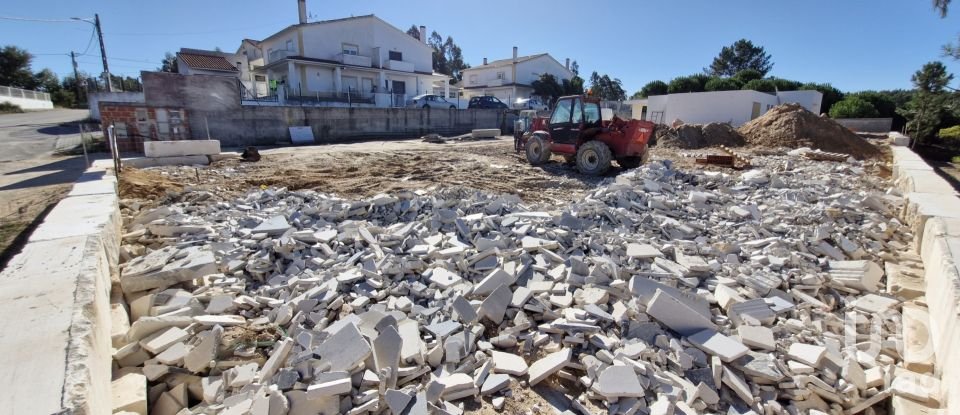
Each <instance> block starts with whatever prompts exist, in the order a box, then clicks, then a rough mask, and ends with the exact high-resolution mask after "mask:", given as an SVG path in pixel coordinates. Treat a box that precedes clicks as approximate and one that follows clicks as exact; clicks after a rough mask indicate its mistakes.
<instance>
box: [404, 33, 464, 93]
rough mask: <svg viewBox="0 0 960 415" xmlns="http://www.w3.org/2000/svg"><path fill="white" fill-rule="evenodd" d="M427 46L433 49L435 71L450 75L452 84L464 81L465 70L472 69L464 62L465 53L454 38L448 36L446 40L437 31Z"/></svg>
mask: <svg viewBox="0 0 960 415" xmlns="http://www.w3.org/2000/svg"><path fill="white" fill-rule="evenodd" d="M411 29H412V28H411ZM427 45H430V47H431V48H433V71H434V72H437V73H442V74H444V75H450V76H451V78H452V79H450V83H451V84H455V83H457V82H460V81H461V80H463V70H464V69H467V68H469V67H470V65H468V64H467V63H466V62H464V61H463V51H462V50H461V49H460V46H457V44H456V43H455V42H454V41H453V38H452V37H450V36H447V39H446V40H444V39H443V36H440V34H439V33H437V32H436V31H434V32H432V33H430V38H429V39H427Z"/></svg>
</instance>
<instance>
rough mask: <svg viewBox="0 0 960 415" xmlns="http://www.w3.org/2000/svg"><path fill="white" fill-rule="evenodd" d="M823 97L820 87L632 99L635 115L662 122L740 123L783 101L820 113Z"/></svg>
mask: <svg viewBox="0 0 960 415" xmlns="http://www.w3.org/2000/svg"><path fill="white" fill-rule="evenodd" d="M822 100H823V94H822V93H820V92H819V91H782V92H777V93H776V94H770V93H765V92H758V91H752V90H739V91H714V92H691V93H682V94H668V95H653V96H650V97H647V99H640V100H632V101H629V102H630V103H631V104H632V106H633V118H636V119H640V120H647V121H653V122H655V123H662V124H670V123H672V122H673V121H675V120H681V121H683V122H685V123H687V124H707V123H711V122H725V123H729V124H730V125H732V126H734V127H739V126H740V125H743V124H746V123H747V122H748V121H750V120H752V119H754V118H757V117H759V116H761V115H763V114H765V113H766V112H767V111H769V110H770V109H771V108H773V107H775V106H777V105H780V104H787V103H797V104H800V105H801V106H803V107H804V108H806V109H807V110H809V111H810V112H812V113H814V114H819V113H820V103H821V101H822Z"/></svg>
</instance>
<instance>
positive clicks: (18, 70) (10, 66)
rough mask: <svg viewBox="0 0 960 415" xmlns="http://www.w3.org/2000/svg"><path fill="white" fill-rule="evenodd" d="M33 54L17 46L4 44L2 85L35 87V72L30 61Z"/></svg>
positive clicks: (0, 52) (1, 51)
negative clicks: (32, 70) (31, 68)
mask: <svg viewBox="0 0 960 415" xmlns="http://www.w3.org/2000/svg"><path fill="white" fill-rule="evenodd" d="M31 61H33V55H31V54H30V53H29V52H27V51H26V50H24V49H20V48H18V47H16V46H4V47H3V49H0V85H4V86H12V87H15V88H23V89H33V88H34V87H35V86H36V85H35V84H34V78H33V72H31V70H30V63H31Z"/></svg>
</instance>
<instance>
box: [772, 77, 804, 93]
mask: <svg viewBox="0 0 960 415" xmlns="http://www.w3.org/2000/svg"><path fill="white" fill-rule="evenodd" d="M770 80H771V81H773V85H774V86H776V87H777V91H796V90H798V89H800V86H801V85H803V84H802V83H800V82H797V81H791V80H789V79H783V78H770Z"/></svg>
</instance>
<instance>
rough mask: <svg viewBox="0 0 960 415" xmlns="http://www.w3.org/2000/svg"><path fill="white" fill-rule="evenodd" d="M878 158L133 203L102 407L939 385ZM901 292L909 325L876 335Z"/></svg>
mask: <svg viewBox="0 0 960 415" xmlns="http://www.w3.org/2000/svg"><path fill="white" fill-rule="evenodd" d="M868 167H869V166H868V165H867V164H865V163H861V162H856V161H852V162H851V161H848V162H839V163H838V162H823V161H812V160H806V159H803V158H796V157H791V156H787V155H784V156H758V157H756V158H755V159H754V169H753V170H750V171H747V172H744V173H728V172H723V171H692V172H687V171H681V170H677V169H674V168H673V167H672V166H671V164H670V163H669V162H660V161H655V162H651V163H648V164H646V165H644V166H642V167H640V168H638V169H634V170H629V171H626V172H623V173H621V174H620V175H618V176H617V177H615V178H612V179H607V180H605V181H604V183H602V184H601V185H600V186H598V187H597V188H596V189H595V190H594V191H592V192H590V193H589V194H588V195H586V196H585V197H583V198H581V199H579V200H575V201H572V202H570V203H569V204H567V205H559V204H557V205H549V204H546V205H526V204H523V203H522V201H521V200H520V199H519V198H517V197H515V196H499V195H491V194H486V193H482V192H476V191H470V190H463V189H443V188H441V189H432V190H430V191H424V190H418V191H400V192H396V193H395V194H391V195H377V196H373V197H370V198H367V199H364V200H345V199H341V198H338V197H335V196H331V195H327V194H323V193H318V192H316V191H310V190H296V191H294V190H288V189H284V188H266V189H255V190H252V191H250V192H249V193H247V194H246V195H245V196H242V197H239V198H236V199H227V198H222V197H220V196H218V195H216V194H214V193H212V192H208V191H203V190H197V189H187V190H185V191H184V192H182V193H180V194H178V195H175V196H170V197H171V199H169V200H167V201H166V202H167V203H166V205H165V206H162V207H159V208H157V209H152V210H149V209H141V208H140V205H139V204H138V203H135V202H131V201H124V202H123V212H124V215H125V224H126V226H127V229H126V231H127V233H126V234H125V236H124V252H125V253H126V254H125V257H124V258H125V259H124V260H123V263H122V264H121V277H120V281H119V284H120V286H121V287H122V292H123V296H124V299H125V300H126V304H128V305H129V308H128V309H129V318H130V321H129V324H128V325H125V324H119V325H115V330H113V332H112V333H111V335H110V338H111V341H112V342H113V345H114V347H115V351H114V360H115V362H114V373H117V374H118V375H117V377H116V380H115V382H114V393H115V394H121V395H122V396H115V399H114V402H115V410H116V411H128V412H133V413H144V414H145V413H151V414H152V413H164V414H166V413H169V414H180V415H184V414H188V413H189V414H213V413H219V414H255V415H283V414H317V413H324V414H334V413H342V414H362V413H377V414H379V413H396V414H416V415H419V414H430V413H442V414H460V413H463V412H464V411H466V410H467V408H468V407H473V408H476V407H479V406H489V407H490V408H492V409H493V410H496V411H501V412H502V411H509V410H511V408H516V407H515V406H511V405H512V403H511V401H512V400H515V399H517V397H518V395H520V393H521V392H522V389H524V388H534V389H535V390H536V391H537V393H540V394H545V395H544V399H543V400H542V401H541V400H536V399H534V400H532V401H531V397H530V395H527V396H526V397H524V398H522V400H520V401H518V402H515V403H516V404H523V405H528V406H529V407H530V408H529V410H527V411H526V413H550V412H551V411H553V412H556V413H564V414H569V413H580V414H585V413H611V414H675V413H685V414H693V413H727V414H748V413H754V414H794V413H856V412H863V411H866V412H869V413H873V412H870V411H872V409H871V408H870V407H871V406H873V405H884V404H885V401H886V400H887V399H889V398H891V397H893V398H894V399H897V398H907V399H911V400H913V401H916V402H922V403H923V404H924V405H930V406H934V407H935V406H936V405H938V404H940V403H942V402H943V397H942V396H941V395H939V389H938V388H939V381H938V379H937V378H936V376H934V375H933V374H932V360H931V359H930V357H929V356H928V355H923V354H922V350H920V347H922V346H923V345H925V344H927V343H925V341H926V338H925V337H923V336H924V335H925V332H922V331H921V330H919V329H916V328H915V326H916V325H919V324H925V319H926V318H927V312H926V309H925V306H924V303H923V302H922V297H921V296H922V294H923V292H922V281H921V284H920V285H919V287H920V288H919V289H918V288H915V287H916V286H917V284H916V282H915V281H912V280H909V278H908V277H910V276H911V275H922V272H921V273H917V272H916V271H913V269H914V268H915V264H916V255H913V256H912V257H911V256H904V255H907V254H905V253H904V255H901V254H900V253H899V251H901V250H903V249H904V247H908V246H911V238H912V237H913V235H912V232H911V230H910V229H909V228H908V227H906V226H904V225H903V223H901V222H900V221H899V220H898V219H897V218H896V217H894V216H893V215H894V214H895V213H894V212H897V211H898V208H899V207H900V206H901V204H902V199H901V198H900V197H899V196H897V194H898V193H896V192H891V193H885V190H886V187H887V186H889V183H888V182H886V180H885V179H880V178H878V177H874V176H871V175H870V174H869V173H867V171H868ZM191 174H192V173H191ZM901 263H902V265H898V264H901ZM885 270H886V271H887V272H886V274H887V275H886V278H887V279H888V281H886V283H885V282H884V277H885V272H884V271H885ZM893 274H896V275H893ZM895 276H896V278H898V280H897V282H895V283H891V282H890V281H889V279H890V278H894V277H895ZM900 310H903V311H904V312H905V317H904V322H905V324H906V323H909V324H911V326H910V327H905V328H904V329H903V334H901V331H900V330H899V329H890V330H889V331H886V332H884V334H883V335H879V337H877V336H878V335H877V333H875V332H874V331H873V330H874V329H875V328H876V327H881V328H890V327H898V326H897V323H898V322H899V321H900V319H899V317H897V316H894V315H892V313H898V312H899V311H900ZM120 311H124V309H123V308H122V307H121V308H120V310H117V312H116V313H114V314H116V315H119V316H123V318H126V317H125V316H126V315H127V313H126V312H125V311H124V312H120ZM901 346H904V347H906V351H905V352H903V353H901V352H900V350H901ZM463 401H473V402H475V403H476V404H475V405H474V404H466V403H465V402H463ZM148 403H149V408H147V404H148ZM900 405H903V404H900ZM148 409H149V411H148ZM879 413H882V411H881V412H879Z"/></svg>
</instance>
